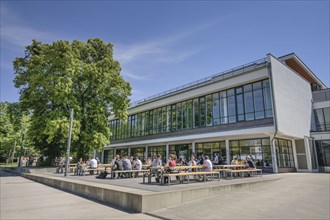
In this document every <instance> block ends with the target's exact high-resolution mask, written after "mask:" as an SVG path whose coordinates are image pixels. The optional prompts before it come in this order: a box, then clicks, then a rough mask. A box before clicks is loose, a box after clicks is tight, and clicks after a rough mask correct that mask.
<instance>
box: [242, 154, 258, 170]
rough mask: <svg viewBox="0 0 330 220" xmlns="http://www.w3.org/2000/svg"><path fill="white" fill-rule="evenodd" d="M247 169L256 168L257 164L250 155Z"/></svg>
mask: <svg viewBox="0 0 330 220" xmlns="http://www.w3.org/2000/svg"><path fill="white" fill-rule="evenodd" d="M245 167H246V169H248V170H253V169H255V168H256V165H255V163H254V161H253V160H252V158H251V157H250V156H247V157H246V166H245Z"/></svg>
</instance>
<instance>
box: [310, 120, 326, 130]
mask: <svg viewBox="0 0 330 220" xmlns="http://www.w3.org/2000/svg"><path fill="white" fill-rule="evenodd" d="M323 131H330V122H326V123H312V126H311V132H323Z"/></svg>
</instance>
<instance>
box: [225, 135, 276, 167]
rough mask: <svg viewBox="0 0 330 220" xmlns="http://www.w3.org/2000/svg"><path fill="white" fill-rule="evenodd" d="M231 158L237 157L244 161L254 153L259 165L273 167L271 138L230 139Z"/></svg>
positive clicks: (253, 155)
mask: <svg viewBox="0 0 330 220" xmlns="http://www.w3.org/2000/svg"><path fill="white" fill-rule="evenodd" d="M229 150H230V160H232V159H233V158H234V157H236V158H237V159H238V160H240V161H242V162H244V161H245V159H246V156H248V155H252V157H253V159H254V161H255V164H256V166H257V167H272V155H271V149H270V142H269V138H258V139H246V140H233V141H229Z"/></svg>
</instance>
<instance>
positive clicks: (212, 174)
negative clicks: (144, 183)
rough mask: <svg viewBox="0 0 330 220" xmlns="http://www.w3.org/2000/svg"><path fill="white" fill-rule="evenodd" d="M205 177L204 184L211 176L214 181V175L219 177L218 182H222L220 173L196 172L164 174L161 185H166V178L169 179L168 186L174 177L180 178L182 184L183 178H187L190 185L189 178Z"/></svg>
mask: <svg viewBox="0 0 330 220" xmlns="http://www.w3.org/2000/svg"><path fill="white" fill-rule="evenodd" d="M200 175H202V176H204V182H206V175H211V177H212V181H213V180H214V175H217V176H218V180H220V173H219V172H218V171H196V172H179V173H164V174H163V175H162V180H161V184H163V183H164V177H168V185H170V184H171V178H170V177H172V176H175V177H180V182H182V180H181V177H187V176H188V178H187V180H188V183H189V176H200Z"/></svg>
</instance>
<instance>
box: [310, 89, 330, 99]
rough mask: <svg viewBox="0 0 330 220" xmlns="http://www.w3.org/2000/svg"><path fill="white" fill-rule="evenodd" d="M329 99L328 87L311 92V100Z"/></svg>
mask: <svg viewBox="0 0 330 220" xmlns="http://www.w3.org/2000/svg"><path fill="white" fill-rule="evenodd" d="M327 100H330V89H329V88H328V89H323V90H319V91H314V92H313V102H322V101H327Z"/></svg>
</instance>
